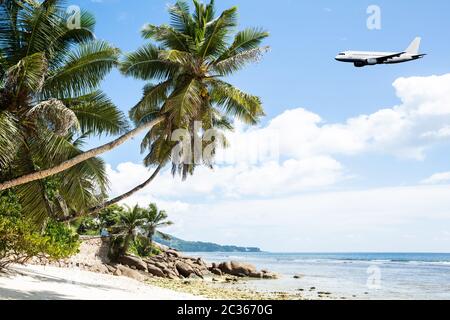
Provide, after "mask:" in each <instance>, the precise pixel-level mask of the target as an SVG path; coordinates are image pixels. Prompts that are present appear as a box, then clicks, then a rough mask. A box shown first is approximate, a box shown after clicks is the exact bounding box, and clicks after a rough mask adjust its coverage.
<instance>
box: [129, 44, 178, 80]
mask: <svg viewBox="0 0 450 320" xmlns="http://www.w3.org/2000/svg"><path fill="white" fill-rule="evenodd" d="M160 51H161V50H160V48H158V47H156V46H154V45H152V44H147V45H145V46H143V47H141V48H140V49H138V50H137V51H136V52H134V53H129V54H127V55H126V56H125V60H124V61H122V63H121V66H120V70H121V71H122V73H123V74H125V75H127V76H133V77H135V78H138V79H142V80H150V79H157V80H165V79H167V78H168V77H170V76H173V75H174V74H175V73H176V72H177V71H178V70H179V67H180V65H179V64H177V63H174V62H170V61H167V60H164V59H161V57H160Z"/></svg>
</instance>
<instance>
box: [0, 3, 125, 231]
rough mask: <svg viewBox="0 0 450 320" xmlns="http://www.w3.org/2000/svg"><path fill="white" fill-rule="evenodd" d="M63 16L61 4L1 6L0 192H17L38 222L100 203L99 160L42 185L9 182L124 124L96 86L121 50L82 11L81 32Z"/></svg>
mask: <svg viewBox="0 0 450 320" xmlns="http://www.w3.org/2000/svg"><path fill="white" fill-rule="evenodd" d="M67 18H68V17H67V14H66V13H65V10H64V8H63V7H62V6H61V1H59V0H44V1H36V0H26V1H25V0H23V1H20V0H3V1H0V181H4V183H1V188H0V191H1V190H4V189H6V188H11V187H15V188H14V191H15V193H16V194H17V196H18V199H19V202H20V204H21V206H22V209H23V212H26V213H27V214H30V215H31V216H32V217H33V218H35V219H36V221H38V222H43V220H44V219H45V217H48V215H60V214H64V215H67V214H68V213H69V211H75V212H83V211H85V210H86V209H87V208H89V207H92V206H93V205H95V204H96V203H98V201H99V195H101V194H104V193H105V191H106V186H107V178H106V174H105V168H104V163H103V161H101V160H100V159H97V158H95V157H94V156H93V157H90V158H89V159H86V160H88V161H85V162H78V163H77V164H76V165H74V166H70V167H67V168H66V169H68V170H67V171H66V172H65V174H64V176H62V175H61V174H59V172H56V173H55V174H56V175H54V176H52V177H51V178H49V179H46V180H39V179H31V180H27V179H24V180H23V179H22V180H20V178H19V180H20V181H21V182H20V183H16V184H14V183H13V184H9V183H8V180H11V179H12V180H15V179H16V177H21V176H24V175H25V176H27V175H29V174H30V173H31V174H32V175H33V174H38V173H39V172H42V170H44V171H45V170H48V169H49V168H50V169H51V168H52V167H53V166H56V165H58V164H61V163H63V162H65V161H68V160H69V159H73V158H76V157H80V156H81V155H83V151H82V150H81V146H82V144H83V143H84V141H85V140H86V139H87V138H88V137H91V136H94V135H96V136H99V135H116V134H123V133H124V132H126V130H127V127H128V126H127V121H126V119H125V117H124V115H123V114H122V113H121V112H120V111H119V110H118V109H117V108H116V106H115V105H114V104H113V103H112V102H111V101H110V100H109V98H108V97H107V96H106V95H105V94H104V93H103V92H101V91H100V90H99V89H98V87H99V84H100V82H101V81H102V80H103V78H104V77H105V75H106V74H107V73H108V72H109V71H110V70H111V69H112V68H113V67H114V66H116V65H117V60H118V57H119V50H118V49H116V48H114V47H112V46H111V45H109V44H108V43H106V42H104V41H98V40H95V36H94V33H93V28H94V25H95V19H94V17H93V16H92V15H91V14H89V13H88V12H81V16H80V26H79V28H75V29H71V28H69V27H68V26H67V23H66V21H67ZM46 177H48V176H42V178H46ZM16 180H17V179H16ZM5 186H6V187H5Z"/></svg>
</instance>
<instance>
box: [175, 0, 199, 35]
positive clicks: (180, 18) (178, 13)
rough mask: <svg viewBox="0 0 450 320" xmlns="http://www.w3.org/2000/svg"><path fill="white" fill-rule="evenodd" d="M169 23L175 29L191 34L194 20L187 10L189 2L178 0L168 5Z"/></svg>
mask: <svg viewBox="0 0 450 320" xmlns="http://www.w3.org/2000/svg"><path fill="white" fill-rule="evenodd" d="M169 15H170V25H171V26H172V27H173V28H174V29H175V30H177V31H179V32H181V33H184V34H188V35H191V36H192V33H191V32H192V31H193V24H194V21H193V19H192V16H191V14H190V12H189V4H188V3H187V2H186V1H184V0H178V1H177V2H176V3H175V4H174V5H173V6H170V7H169Z"/></svg>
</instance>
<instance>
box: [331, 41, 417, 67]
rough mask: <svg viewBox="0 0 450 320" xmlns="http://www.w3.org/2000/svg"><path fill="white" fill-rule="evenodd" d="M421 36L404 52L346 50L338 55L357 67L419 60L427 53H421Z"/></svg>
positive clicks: (339, 58)
mask: <svg viewBox="0 0 450 320" xmlns="http://www.w3.org/2000/svg"><path fill="white" fill-rule="evenodd" d="M419 46H420V38H416V39H415V40H414V41H413V42H412V43H411V45H410V46H409V47H408V49H406V51H403V52H373V51H344V52H341V53H339V54H338V55H337V56H336V58H335V59H336V60H337V61H340V62H349V63H353V64H354V65H355V67H364V66H371V65H376V64H394V63H402V62H408V61H413V60H417V59H420V58H423V57H424V56H425V54H419Z"/></svg>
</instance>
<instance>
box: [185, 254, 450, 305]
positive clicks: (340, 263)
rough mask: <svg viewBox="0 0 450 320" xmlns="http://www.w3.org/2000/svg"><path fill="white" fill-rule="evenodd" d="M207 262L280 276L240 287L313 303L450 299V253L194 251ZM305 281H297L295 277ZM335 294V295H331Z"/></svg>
mask: <svg viewBox="0 0 450 320" xmlns="http://www.w3.org/2000/svg"><path fill="white" fill-rule="evenodd" d="M190 255H192V256H199V257H202V258H203V259H204V260H206V261H207V262H210V263H211V262H223V261H230V260H234V261H241V262H247V263H251V264H254V265H255V266H256V267H257V268H258V269H267V270H269V271H273V272H277V273H279V274H280V275H281V276H282V277H281V278H280V279H279V280H250V281H247V280H246V281H245V282H243V283H241V284H238V286H241V287H243V288H248V289H251V290H255V291H260V292H288V293H302V294H303V296H304V297H306V298H308V299H315V298H319V295H321V296H322V297H327V298H330V299H364V300H371V299H383V300H393V299H406V300H411V299H414V300H419V299H420V300H422V299H425V300H429V299H432V300H450V254H449V253H445V254H444V253H442V254H440V253H316V254H314V253H190ZM296 275H297V276H298V277H300V278H299V279H294V276H296ZM324 292H325V293H329V294H325V295H324Z"/></svg>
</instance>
